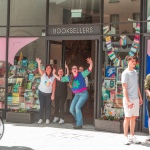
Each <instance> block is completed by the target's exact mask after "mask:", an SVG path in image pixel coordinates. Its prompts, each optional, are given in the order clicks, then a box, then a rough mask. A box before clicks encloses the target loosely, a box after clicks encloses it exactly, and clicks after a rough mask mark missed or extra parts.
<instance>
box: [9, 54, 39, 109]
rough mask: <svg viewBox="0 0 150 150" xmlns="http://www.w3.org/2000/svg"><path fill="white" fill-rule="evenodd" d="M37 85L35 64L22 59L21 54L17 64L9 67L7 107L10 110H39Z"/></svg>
mask: <svg viewBox="0 0 150 150" xmlns="http://www.w3.org/2000/svg"><path fill="white" fill-rule="evenodd" d="M15 62H17V60H15ZM39 83H40V75H39V73H38V65H37V63H36V62H35V61H28V60H27V59H23V57H22V53H21V54H20V57H19V60H18V62H17V63H16V64H15V65H14V66H10V67H9V77H8V97H7V107H8V108H9V109H11V110H19V109H25V110H39V108H40V105H39V98H38V85H39Z"/></svg>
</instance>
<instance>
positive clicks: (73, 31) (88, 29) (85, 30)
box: [48, 25, 100, 36]
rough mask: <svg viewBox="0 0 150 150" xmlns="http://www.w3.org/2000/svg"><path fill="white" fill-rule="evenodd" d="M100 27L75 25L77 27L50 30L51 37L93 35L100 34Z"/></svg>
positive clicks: (56, 27) (52, 28)
mask: <svg viewBox="0 0 150 150" xmlns="http://www.w3.org/2000/svg"><path fill="white" fill-rule="evenodd" d="M99 32H100V27H99V26H90V25H85V26H83V25H75V26H59V27H58V26H55V27H50V28H49V32H48V34H49V35H51V36H52V35H53V36H54V35H60V36H61V35H91V34H99Z"/></svg>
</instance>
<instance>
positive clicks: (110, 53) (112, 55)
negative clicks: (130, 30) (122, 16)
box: [105, 24, 140, 68]
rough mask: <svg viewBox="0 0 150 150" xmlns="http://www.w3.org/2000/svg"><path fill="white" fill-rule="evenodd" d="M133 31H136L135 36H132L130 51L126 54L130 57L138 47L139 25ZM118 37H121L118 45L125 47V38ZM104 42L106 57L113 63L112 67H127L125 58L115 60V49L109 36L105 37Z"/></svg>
mask: <svg viewBox="0 0 150 150" xmlns="http://www.w3.org/2000/svg"><path fill="white" fill-rule="evenodd" d="M135 30H136V34H135V36H134V40H133V44H132V46H131V49H130V51H129V53H128V54H129V55H130V56H134V55H135V54H136V53H137V48H138V46H139V41H140V35H139V33H140V24H137V27H136V29H135ZM120 37H121V39H120V45H121V46H125V45H126V44H127V43H126V36H120ZM105 41H106V47H107V54H108V57H109V58H110V60H112V61H113V63H114V66H121V67H125V66H127V60H126V58H125V59H123V60H121V59H120V58H117V56H116V55H115V53H114V52H116V51H117V50H116V48H115V47H113V46H112V42H111V37H110V36H107V37H105ZM138 67H139V64H137V68H138Z"/></svg>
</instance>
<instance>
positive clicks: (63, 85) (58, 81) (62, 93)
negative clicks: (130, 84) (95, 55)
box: [36, 58, 93, 129]
mask: <svg viewBox="0 0 150 150" xmlns="http://www.w3.org/2000/svg"><path fill="white" fill-rule="evenodd" d="M36 61H37V63H38V69H39V73H40V75H41V82H40V84H39V87H38V89H39V101H40V119H39V121H38V123H39V124H40V123H43V115H44V109H45V110H46V115H45V116H46V124H49V123H50V114H51V100H54V99H55V117H54V119H53V122H57V121H59V123H60V124H62V123H64V103H65V100H66V98H67V85H68V84H69V86H70V88H71V90H72V93H73V94H74V97H73V100H72V102H71V105H70V109H69V111H70V112H71V114H72V115H73V117H74V120H75V124H74V126H73V128H74V129H81V128H82V126H83V117H82V111H81V108H82V106H83V105H84V104H85V102H86V101H87V99H88V92H87V78H86V77H87V76H88V75H89V74H90V73H91V71H92V67H93V62H92V59H91V58H87V59H86V61H87V63H88V64H89V68H88V69H86V70H83V67H79V68H78V67H77V66H76V65H73V66H72V68H71V74H69V69H68V66H67V65H65V68H66V69H67V74H66V75H64V72H63V69H62V68H60V69H58V71H57V74H56V70H55V69H54V68H53V67H52V66H51V65H50V64H49V65H46V66H45V71H43V70H42V69H41V60H40V59H39V58H37V59H36ZM59 112H60V113H59Z"/></svg>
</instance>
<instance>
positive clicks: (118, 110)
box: [102, 24, 140, 118]
mask: <svg viewBox="0 0 150 150" xmlns="http://www.w3.org/2000/svg"><path fill="white" fill-rule="evenodd" d="M104 32H105V27H104ZM107 32H108V30H107ZM139 32H140V25H139V24H137V27H136V34H135V35H134V39H133V41H132V44H130V43H128V42H129V37H128V36H127V35H120V39H119V40H118V41H116V42H115V44H114V43H112V38H113V37H112V36H105V37H104V39H105V47H104V49H105V51H106V52H105V54H106V55H108V58H107V57H106V56H105V59H106V58H107V59H106V60H105V62H104V70H105V73H104V80H103V86H102V100H103V111H102V116H103V115H104V116H115V117H119V118H122V117H123V116H124V112H123V102H122V99H123V90H122V84H121V74H122V72H123V71H124V70H125V69H126V67H127V61H126V56H127V55H130V56H133V55H135V56H136V57H137V60H138V45H139V41H140V36H139ZM105 33H106V32H105ZM127 39H128V40H127ZM130 41H131V40H130ZM128 44H130V49H129V47H128V46H127V45H128ZM116 47H117V51H116ZM122 49H123V50H122ZM121 58H123V59H121ZM135 69H136V70H137V72H139V71H138V70H139V62H138V61H137V65H136V68H135Z"/></svg>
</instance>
